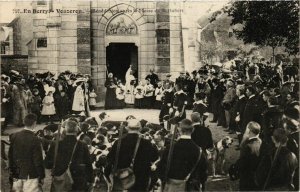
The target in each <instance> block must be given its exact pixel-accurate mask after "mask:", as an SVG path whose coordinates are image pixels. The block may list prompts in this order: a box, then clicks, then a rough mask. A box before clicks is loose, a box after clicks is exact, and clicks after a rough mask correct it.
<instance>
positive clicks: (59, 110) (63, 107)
mask: <svg viewBox="0 0 300 192" xmlns="http://www.w3.org/2000/svg"><path fill="white" fill-rule="evenodd" d="M45 92H46V95H45V97H44V98H43V99H42V98H41V96H40V94H39V91H38V89H33V91H32V93H33V94H32V103H31V105H30V106H31V107H30V110H31V112H32V113H35V114H37V115H38V117H39V118H38V122H41V119H42V118H43V119H44V121H45V122H46V123H47V124H48V123H53V121H54V119H56V120H60V119H62V118H63V117H65V116H66V115H68V114H70V113H71V112H72V103H73V98H69V97H68V95H67V94H66V91H65V90H60V91H55V88H54V87H49V88H48V89H46V90H45ZM87 97H88V104H89V108H90V110H94V109H95V106H96V97H97V94H96V93H95V91H94V89H93V90H91V92H90V93H89V94H88V96H87Z"/></svg>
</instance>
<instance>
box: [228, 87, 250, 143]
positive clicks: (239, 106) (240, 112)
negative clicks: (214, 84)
mask: <svg viewBox="0 0 300 192" xmlns="http://www.w3.org/2000/svg"><path fill="white" fill-rule="evenodd" d="M236 94H237V96H238V99H237V102H236V103H235V105H234V113H233V119H234V121H235V130H232V131H236V133H237V136H238V140H239V144H241V141H242V137H243V135H242V132H241V126H242V122H243V120H244V110H245V106H246V103H247V98H246V96H245V87H244V86H243V85H239V86H237V89H236Z"/></svg>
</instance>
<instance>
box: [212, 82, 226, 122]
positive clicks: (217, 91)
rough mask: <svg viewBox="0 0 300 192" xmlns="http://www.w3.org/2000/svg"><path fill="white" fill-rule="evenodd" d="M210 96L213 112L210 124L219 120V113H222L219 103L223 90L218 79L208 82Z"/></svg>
mask: <svg viewBox="0 0 300 192" xmlns="http://www.w3.org/2000/svg"><path fill="white" fill-rule="evenodd" d="M209 84H210V87H211V90H212V95H211V101H212V112H213V114H214V115H213V116H214V117H213V120H212V121H211V122H213V123H215V122H217V121H218V119H220V116H221V115H220V113H221V111H222V106H221V102H222V99H223V97H224V92H223V89H222V87H221V85H220V81H219V79H216V78H214V79H213V80H212V81H211V83H210V82H209ZM218 125H221V124H220V122H218Z"/></svg>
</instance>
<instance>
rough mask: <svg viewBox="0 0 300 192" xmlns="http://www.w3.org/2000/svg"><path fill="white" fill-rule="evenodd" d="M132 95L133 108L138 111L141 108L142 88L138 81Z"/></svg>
mask: <svg viewBox="0 0 300 192" xmlns="http://www.w3.org/2000/svg"><path fill="white" fill-rule="evenodd" d="M134 95H135V100H134V107H135V108H139V109H141V108H143V99H144V87H143V83H142V81H140V82H139V84H138V86H136V88H135V90H134Z"/></svg>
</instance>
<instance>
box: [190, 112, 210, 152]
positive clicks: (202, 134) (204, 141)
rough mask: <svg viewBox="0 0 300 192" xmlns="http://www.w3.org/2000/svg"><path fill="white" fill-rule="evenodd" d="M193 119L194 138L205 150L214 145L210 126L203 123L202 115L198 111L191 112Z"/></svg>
mask: <svg viewBox="0 0 300 192" xmlns="http://www.w3.org/2000/svg"><path fill="white" fill-rule="evenodd" d="M191 120H192V122H193V127H194V131H193V133H192V140H193V141H194V142H195V143H196V144H197V145H198V146H199V147H201V148H202V150H203V151H204V152H205V151H206V149H209V148H212V147H213V139H212V134H211V131H210V129H209V128H208V127H205V126H203V124H201V115H200V113H198V112H194V113H192V114H191Z"/></svg>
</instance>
